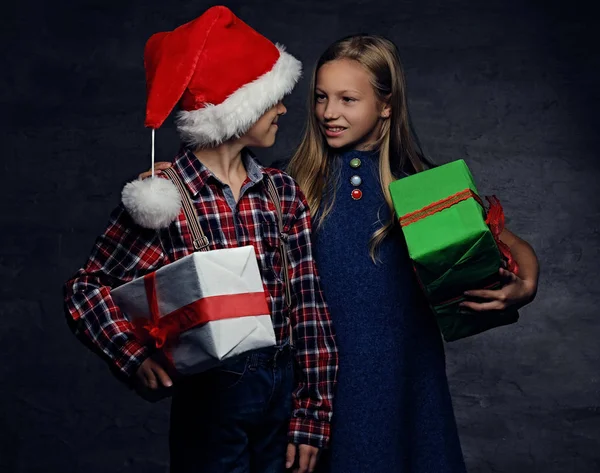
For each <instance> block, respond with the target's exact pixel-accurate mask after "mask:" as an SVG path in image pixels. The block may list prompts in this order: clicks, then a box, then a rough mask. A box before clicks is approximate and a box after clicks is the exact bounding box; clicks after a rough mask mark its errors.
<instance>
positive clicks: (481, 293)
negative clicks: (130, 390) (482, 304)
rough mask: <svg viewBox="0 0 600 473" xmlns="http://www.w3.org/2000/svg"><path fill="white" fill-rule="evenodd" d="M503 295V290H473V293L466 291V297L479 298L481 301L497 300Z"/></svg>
mask: <svg viewBox="0 0 600 473" xmlns="http://www.w3.org/2000/svg"><path fill="white" fill-rule="evenodd" d="M501 293H502V291H501V290H491V289H473V290H471V291H465V292H464V295H465V296H467V297H477V298H479V299H488V300H497V299H498V298H499V297H500V295H501Z"/></svg>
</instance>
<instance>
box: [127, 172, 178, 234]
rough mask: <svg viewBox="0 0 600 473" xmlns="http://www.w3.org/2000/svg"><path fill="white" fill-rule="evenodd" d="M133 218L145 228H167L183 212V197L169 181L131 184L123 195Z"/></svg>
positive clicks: (157, 179)
mask: <svg viewBox="0 0 600 473" xmlns="http://www.w3.org/2000/svg"><path fill="white" fill-rule="evenodd" d="M121 199H122V201H123V205H124V206H125V208H126V209H127V211H128V212H129V215H131V218H133V220H134V221H135V223H137V224H138V225H141V226H142V227H145V228H152V229H154V230H158V229H159V228H164V227H167V226H169V225H170V224H171V222H173V221H174V220H175V219H176V218H177V216H178V215H179V212H180V211H181V196H180V195H179V191H178V190H177V187H175V184H173V183H172V182H171V181H170V180H168V179H162V178H150V179H144V180H143V181H140V180H136V181H132V182H129V183H128V184H126V185H125V187H124V188H123V192H122V194H121Z"/></svg>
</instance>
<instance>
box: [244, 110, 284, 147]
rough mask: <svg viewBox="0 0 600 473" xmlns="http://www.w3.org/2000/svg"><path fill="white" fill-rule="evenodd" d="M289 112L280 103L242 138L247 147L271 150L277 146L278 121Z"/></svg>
mask: <svg viewBox="0 0 600 473" xmlns="http://www.w3.org/2000/svg"><path fill="white" fill-rule="evenodd" d="M286 112H287V109H286V108H285V105H283V102H279V103H277V104H275V105H273V107H271V108H270V109H269V110H267V111H266V112H265V113H264V114H263V116H262V117H260V118H259V119H258V121H257V122H256V123H255V124H254V125H253V126H252V128H250V129H249V130H248V131H247V132H246V134H245V135H244V136H242V137H241V138H240V140H242V141H243V142H244V145H245V146H255V147H257V148H269V147H271V146H273V145H274V144H275V137H276V135H277V129H278V125H277V121H278V120H279V116H280V115H283V114H285V113H286Z"/></svg>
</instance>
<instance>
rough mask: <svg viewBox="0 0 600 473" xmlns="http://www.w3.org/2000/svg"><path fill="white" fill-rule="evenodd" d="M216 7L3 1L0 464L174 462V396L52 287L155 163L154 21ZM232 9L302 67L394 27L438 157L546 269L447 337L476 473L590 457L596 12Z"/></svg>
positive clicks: (286, 125) (76, 468) (593, 461)
mask: <svg viewBox="0 0 600 473" xmlns="http://www.w3.org/2000/svg"><path fill="white" fill-rule="evenodd" d="M210 5H211V4H209V3H204V2H201V1H197V2H182V1H170V2H165V1H163V2H159V1H149V0H147V1H141V0H136V1H114V0H111V1H108V0H104V1H98V0H96V1H89V0H82V1H79V2H41V1H37V2H36V1H26V0H21V1H19V2H13V3H12V4H7V5H6V4H5V5H4V6H3V13H2V20H1V21H2V23H3V24H2V28H1V33H0V34H1V35H2V41H0V50H1V52H2V55H1V57H2V69H3V72H2V75H1V76H0V77H1V78H0V104H1V107H2V115H1V118H0V120H1V121H2V122H1V128H0V130H1V131H0V133H1V136H2V141H1V144H2V168H3V171H4V178H3V180H4V183H5V184H4V185H3V193H4V196H3V197H2V199H0V202H1V205H2V221H3V228H2V232H1V238H2V242H1V244H0V275H1V278H2V280H1V285H0V296H1V303H0V346H1V347H2V348H1V349H2V357H1V358H0V471H2V472H5V471H6V472H19V473H24V472H44V473H47V472H61V473H70V472H86V473H93V472H114V473H118V472H148V473H152V472H165V471H166V468H167V419H168V407H169V403H168V401H161V402H159V403H157V404H150V403H146V402H145V401H143V400H141V399H140V398H138V397H136V395H135V394H134V393H132V392H130V391H128V390H127V389H126V388H124V387H123V386H122V385H121V384H119V383H118V382H117V381H115V380H114V378H113V377H112V376H111V374H110V372H109V371H108V370H107V369H106V367H105V365H104V364H103V362H101V361H100V360H99V359H97V358H96V357H95V355H93V354H91V353H90V352H88V351H87V350H86V349H85V348H84V347H83V346H82V345H81V344H79V342H77V341H76V340H75V338H74V337H73V336H72V335H71V333H70V332H69V330H68V329H67V325H66V323H65V319H64V316H63V312H62V310H63V309H62V300H61V286H62V283H63V281H64V280H65V279H67V278H68V277H69V276H70V275H71V274H72V273H73V272H74V271H75V270H76V269H77V267H78V266H79V265H80V264H82V263H83V261H84V258H85V257H86V256H87V254H88V252H89V250H90V249H91V245H92V243H93V240H94V237H95V236H96V234H97V233H98V232H100V231H101V229H102V227H103V226H104V223H105V221H106V219H107V216H108V213H109V211H110V210H111V209H112V207H113V206H114V205H115V204H116V203H117V201H118V198H119V192H120V189H121V185H122V183H123V182H124V181H125V180H127V179H130V178H132V177H133V176H135V175H136V174H137V172H139V171H142V170H144V169H146V168H147V167H148V163H149V145H150V133H149V132H148V131H147V130H145V129H144V128H143V125H142V124H143V117H144V116H143V114H144V100H145V83H144V72H143V66H142V51H143V46H144V43H145V41H146V39H147V38H148V37H149V36H150V35H151V34H152V33H153V32H156V31H160V30H166V29H172V28H173V27H175V26H177V25H178V24H180V23H183V22H185V21H188V20H190V19H192V18H194V17H195V16H197V15H198V14H200V13H201V12H202V11H204V9H205V8H207V7H208V6H210ZM228 5H229V6H230V7H232V8H233V9H234V11H235V12H236V13H237V14H238V15H239V16H240V17H241V18H243V19H244V20H245V21H247V22H248V23H250V24H251V25H252V26H254V27H256V28H257V29H259V30H260V31H261V32H262V33H263V34H265V35H266V36H268V37H269V38H271V39H272V40H274V41H279V42H282V43H284V44H286V45H287V47H288V49H289V51H290V52H292V54H294V55H296V56H298V57H299V58H301V59H302V60H303V61H304V62H305V65H306V69H307V71H308V69H310V68H311V67H312V63H313V62H314V61H315V60H316V58H317V56H318V54H319V53H320V52H321V51H322V50H323V49H324V47H325V46H326V45H327V44H328V43H330V42H331V41H333V40H335V39H337V38H338V37H341V36H343V35H346V34H350V33H355V32H359V31H370V32H376V33H381V34H384V35H388V36H389V37H391V38H392V39H393V40H394V41H395V42H396V43H397V44H398V45H399V47H400V50H401V53H402V58H403V61H404V64H405V66H406V73H407V79H408V86H409V95H410V105H411V108H412V115H413V119H414V122H415V125H416V128H417V130H418V133H419V136H420V138H421V140H422V142H423V145H424V148H425V151H426V153H427V154H429V155H430V156H431V157H432V158H433V159H434V160H435V161H436V162H439V163H442V162H447V161H449V160H453V159H457V158H464V159H465V160H466V161H467V163H468V165H469V166H470V168H471V170H472V172H473V174H474V175H475V178H476V181H477V183H478V186H479V189H480V191H481V192H483V193H486V194H490V193H496V194H498V195H499V196H500V197H501V199H502V202H503V203H504V206H505V210H506V212H507V214H508V215H509V217H510V218H509V226H510V228H511V229H512V230H513V231H515V232H516V233H517V234H519V235H521V236H522V237H524V238H525V239H527V240H528V241H530V242H531V243H532V245H533V246H534V247H535V249H536V251H537V252H538V255H539V257H540V260H541V265H542V271H543V273H542V279H541V285H540V290H539V293H538V297H537V299H536V301H535V302H534V303H533V304H531V305H530V306H528V307H527V308H525V309H524V310H523V311H522V320H521V322H520V323H519V324H518V325H514V326H511V327H506V328H502V329H498V330H495V331H492V332H489V333H486V334H482V335H480V336H477V337H474V338H472V339H468V340H463V341H460V342H455V343H453V344H448V345H447V354H448V371H449V378H450V383H451V388H452V392H453V395H454V400H455V406H456V413H457V417H458V422H459V425H460V433H461V436H462V441H463V448H464V452H465V456H466V460H467V463H468V465H469V468H470V471H471V472H472V473H476V472H477V473H479V472H481V473H483V472H502V473H509V472H510V473H515V472H516V473H526V472H527V473H532V472H544V473H564V472H578V473H588V472H589V473H591V472H597V471H600V445H599V442H600V375H599V374H598V370H599V365H600V364H599V361H600V356H599V351H600V350H599V348H598V346H599V342H598V339H599V338H600V328H599V325H600V322H599V320H598V319H599V317H600V311H599V310H598V308H597V301H598V298H599V296H600V290H599V289H598V276H599V273H600V270H599V265H598V258H599V257H600V241H599V240H600V237H599V224H598V216H599V209H600V204H599V203H598V199H597V196H596V193H597V191H596V186H597V184H596V180H597V179H598V177H600V172H599V169H598V168H599V164H598V161H597V158H598V156H597V148H598V145H599V139H598V135H597V132H596V128H597V127H598V125H599V124H600V120H598V118H597V115H596V113H597V108H598V106H599V105H600V100H599V93H598V83H599V82H598V79H599V78H600V71H599V60H598V56H597V55H596V54H595V51H596V49H597V45H596V44H595V41H596V37H595V33H596V31H595V30H596V29H597V26H596V25H595V24H593V21H594V18H593V15H592V11H591V9H590V8H588V7H587V6H586V5H585V4H584V3H583V2H578V1H569V2H562V3H558V2H553V1H541V0H540V1H538V2H532V1H530V0H521V1H517V0H505V1H498V0H488V1H476V0H474V1H468V0H445V1H444V0H421V1H419V2H410V1H399V0H389V1H375V0H373V1H347V2H342V1H326V2H321V1H318V0H315V1H309V0H305V1H301V0H286V1H252V2H250V1H245V2H241V1H234V2H229V4H228ZM307 75H308V74H307ZM306 93H307V82H306V81H303V82H302V83H301V84H300V85H299V86H298V88H297V90H296V91H295V92H294V94H293V95H292V96H291V97H290V98H289V99H288V100H287V104H288V106H289V108H290V111H289V113H288V115H287V116H286V117H285V119H284V120H283V125H282V129H281V130H280V137H279V141H278V143H277V145H276V146H275V147H274V148H273V149H271V150H268V151H266V152H264V153H262V156H263V158H264V160H265V161H266V162H270V161H272V160H273V159H275V158H281V157H287V156H289V154H290V152H291V151H292V150H293V148H294V146H295V145H296V144H297V143H298V140H299V136H300V133H301V128H302V122H303V118H304V97H305V95H306ZM171 123H172V122H169V123H168V124H167V126H165V127H164V130H161V131H159V133H158V135H157V140H158V156H159V159H167V158H170V157H171V156H172V154H173V153H174V152H175V151H176V146H177V138H176V135H175V132H174V130H173V127H172V124H171ZM349 454H350V452H349ZM373 473H377V472H373Z"/></svg>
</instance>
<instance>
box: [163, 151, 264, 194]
mask: <svg viewBox="0 0 600 473" xmlns="http://www.w3.org/2000/svg"><path fill="white" fill-rule="evenodd" d="M242 162H243V163H244V167H245V168H246V173H247V174H248V178H249V179H250V181H252V183H253V185H254V184H256V183H258V182H260V181H262V180H263V178H264V176H265V174H266V172H265V169H264V168H263V167H262V166H261V165H260V164H259V163H258V161H257V160H256V157H255V156H254V154H253V153H252V152H251V151H250V150H249V149H247V148H244V149H243V150H242ZM175 168H176V170H177V171H178V172H179V174H180V175H181V177H182V178H183V182H184V183H185V185H186V187H187V188H188V190H189V191H190V194H191V195H192V196H194V197H195V196H197V195H198V194H199V193H200V191H201V190H202V188H203V187H204V186H205V185H206V183H207V182H208V180H209V179H214V180H215V181H216V182H218V183H219V184H221V185H222V182H221V181H220V180H219V179H218V178H217V177H216V176H215V175H214V174H213V173H212V172H211V171H210V169H208V168H207V167H206V166H205V165H204V164H202V162H201V161H200V160H199V159H198V158H197V157H196V156H195V155H194V153H193V152H192V151H191V150H190V149H188V148H182V150H181V151H180V153H179V155H178V156H177V157H176V158H175Z"/></svg>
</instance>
